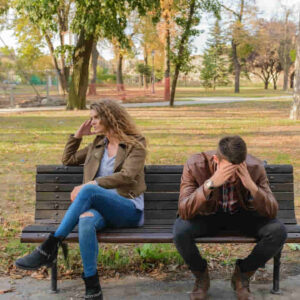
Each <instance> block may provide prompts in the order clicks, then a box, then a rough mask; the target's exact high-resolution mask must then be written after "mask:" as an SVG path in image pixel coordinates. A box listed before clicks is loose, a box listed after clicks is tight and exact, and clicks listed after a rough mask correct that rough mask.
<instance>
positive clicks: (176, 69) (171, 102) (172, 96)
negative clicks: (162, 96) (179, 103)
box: [170, 65, 179, 106]
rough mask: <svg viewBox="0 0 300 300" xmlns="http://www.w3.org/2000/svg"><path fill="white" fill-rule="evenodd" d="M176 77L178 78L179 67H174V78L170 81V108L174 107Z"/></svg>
mask: <svg viewBox="0 0 300 300" xmlns="http://www.w3.org/2000/svg"><path fill="white" fill-rule="evenodd" d="M178 76H179V66H178V65H176V67H175V73H174V77H173V80H172V89H171V98H170V106H174V99H175V92H176V85H177V80H178Z"/></svg>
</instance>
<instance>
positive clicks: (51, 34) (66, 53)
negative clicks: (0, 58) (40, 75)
mask: <svg viewBox="0 0 300 300" xmlns="http://www.w3.org/2000/svg"><path fill="white" fill-rule="evenodd" d="M73 2H74V1H73V0H46V1H43V0H31V1H27V0H16V1H15V8H16V10H17V12H18V14H17V16H16V19H15V21H14V29H15V31H16V32H17V37H18V38H19V43H20V44H21V47H23V44H24V43H26V42H27V41H28V40H30V39H31V40H33V39H37V38H39V39H40V43H41V39H43V42H44V41H45V42H46V44H47V46H48V48H49V52H50V55H51V57H52V60H53V65H54V67H55V70H56V72H57V75H58V78H59V82H60V86H61V88H62V92H63V93H64V94H66V93H67V91H68V78H69V71H70V65H71V60H70V58H71V53H72V50H73V47H72V46H71V45H67V44H66V42H65V34H66V33H67V32H69V18H70V9H71V5H72V3H73ZM26 28H27V29H28V30H29V31H30V32H28V30H25V29H26ZM26 31H27V32H26ZM55 37H58V39H59V42H60V44H59V46H57V47H55V46H54V39H55Z"/></svg>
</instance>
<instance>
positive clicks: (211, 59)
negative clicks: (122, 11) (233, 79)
mask: <svg viewBox="0 0 300 300" xmlns="http://www.w3.org/2000/svg"><path fill="white" fill-rule="evenodd" d="M211 36H212V38H211V39H210V40H209V41H208V48H207V49H206V50H205V52H204V55H203V61H202V68H201V73H200V78H201V80H202V82H203V85H204V86H205V87H206V88H213V89H214V90H215V89H216V86H217V85H219V86H220V85H221V86H224V85H227V84H228V83H229V78H228V75H229V72H228V64H229V63H228V61H227V48H226V45H225V42H224V39H223V36H222V33H221V29H220V24H219V20H218V19H217V20H216V22H215V25H214V27H213V30H212V31H211Z"/></svg>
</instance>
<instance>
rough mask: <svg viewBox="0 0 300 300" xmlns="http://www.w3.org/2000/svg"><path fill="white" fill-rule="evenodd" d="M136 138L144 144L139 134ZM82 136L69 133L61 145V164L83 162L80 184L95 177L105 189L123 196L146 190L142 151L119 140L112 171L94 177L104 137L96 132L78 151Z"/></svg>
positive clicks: (144, 155) (101, 153) (103, 144)
mask: <svg viewBox="0 0 300 300" xmlns="http://www.w3.org/2000/svg"><path fill="white" fill-rule="evenodd" d="M136 139H137V140H138V141H139V142H140V143H142V144H143V145H144V146H146V141H145V138H144V137H143V136H136ZM81 141H82V139H79V138H75V137H74V135H71V136H70V137H69V139H68V141H67V144H66V146H65V150H64V153H63V157H62V163H63V164H64V165H67V166H78V165H81V164H84V169H83V183H86V182H88V181H91V180H96V181H97V183H98V184H99V185H100V186H101V187H103V188H106V189H117V191H118V193H119V194H120V195H121V196H123V197H126V198H135V197H136V196H138V195H140V194H141V193H143V192H144V191H145V190H146V184H145V175H144V165H145V158H146V150H145V149H143V148H141V147H139V146H136V145H130V144H128V143H125V142H120V143H119V148H118V151H117V154H116V160H115V165H114V173H113V174H112V175H110V176H104V177H98V178H95V176H96V174H97V172H98V169H99V166H100V162H101V159H102V156H103V153H104V149H105V142H106V138H105V136H104V135H98V136H96V138H95V139H94V141H93V143H91V144H89V145H88V146H87V147H85V148H83V149H81V150H78V148H79V146H80V143H81Z"/></svg>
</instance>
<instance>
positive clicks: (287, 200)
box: [35, 165, 297, 226]
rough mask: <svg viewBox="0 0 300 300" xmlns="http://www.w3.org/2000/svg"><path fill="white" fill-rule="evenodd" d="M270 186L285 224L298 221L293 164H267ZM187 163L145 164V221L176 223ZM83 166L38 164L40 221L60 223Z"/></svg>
mask: <svg viewBox="0 0 300 300" xmlns="http://www.w3.org/2000/svg"><path fill="white" fill-rule="evenodd" d="M265 168H266V171H267V175H268V178H269V181H270V187H271V190H272V191H273V193H274V195H275V197H276V199H277V201H278V203H279V208H280V209H279V212H278V217H279V218H280V219H281V220H282V221H283V222H284V223H285V224H296V223H297V222H296V219H295V209H294V188H293V167H292V166H291V165H267V166H266V167H265ZM182 169H183V166H181V165H178V166H177V165H173V166H167V165H166V166H165V165H149V166H146V167H145V176H146V184H147V191H146V192H145V224H148V225H154V226H155V225H159V226H163V225H168V226H170V225H171V224H173V223H174V220H175V218H176V211H177V206H178V196H179V186H180V179H181V174H182ZM82 172H83V168H82V167H81V166H78V167H67V166H60V165H41V166H37V176H36V210H35V220H36V223H48V224H49V223H59V222H60V220H61V219H62V217H63V216H64V214H65V211H66V210H67V208H68V207H69V205H70V192H71V191H72V189H73V188H74V186H76V185H79V184H81V183H82V177H83V174H82Z"/></svg>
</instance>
